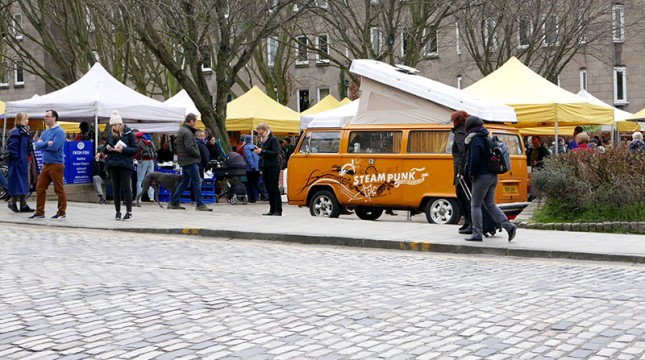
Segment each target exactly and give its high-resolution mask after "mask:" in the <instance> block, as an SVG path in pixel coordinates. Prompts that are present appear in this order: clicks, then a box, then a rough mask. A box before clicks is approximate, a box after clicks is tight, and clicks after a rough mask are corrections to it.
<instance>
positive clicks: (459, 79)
mask: <svg viewBox="0 0 645 360" xmlns="http://www.w3.org/2000/svg"><path fill="white" fill-rule="evenodd" d="M462 80H463V79H462V77H461V75H457V89H459V90H461V87H462Z"/></svg>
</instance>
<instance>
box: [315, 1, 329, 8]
mask: <svg viewBox="0 0 645 360" xmlns="http://www.w3.org/2000/svg"><path fill="white" fill-rule="evenodd" d="M316 6H317V7H319V8H321V9H327V8H328V7H329V3H328V2H327V0H316Z"/></svg>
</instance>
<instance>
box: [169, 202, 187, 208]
mask: <svg viewBox="0 0 645 360" xmlns="http://www.w3.org/2000/svg"><path fill="white" fill-rule="evenodd" d="M167 208H168V209H172V210H186V208H185V207H183V206H181V205H179V204H173V203H168V207H167Z"/></svg>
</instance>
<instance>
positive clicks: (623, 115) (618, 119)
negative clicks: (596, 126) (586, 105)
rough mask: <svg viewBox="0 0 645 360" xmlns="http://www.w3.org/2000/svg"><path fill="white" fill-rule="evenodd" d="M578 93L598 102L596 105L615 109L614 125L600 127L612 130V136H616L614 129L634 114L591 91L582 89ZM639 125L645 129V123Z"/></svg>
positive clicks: (593, 101)
mask: <svg viewBox="0 0 645 360" xmlns="http://www.w3.org/2000/svg"><path fill="white" fill-rule="evenodd" d="M576 95H578V96H580V97H583V98H585V99H587V101H588V102H590V103H592V104H596V105H600V106H607V107H610V108H612V109H613V110H614V125H601V127H600V128H601V129H602V131H611V132H612V136H614V130H615V129H618V128H619V127H620V124H621V123H624V122H625V121H627V120H625V119H627V118H629V117H630V116H632V115H634V114H632V113H630V112H627V111H625V110H621V109H617V108H615V107H613V106H611V105H609V104H607V103H605V102H604V101H602V100H600V99H598V98H597V97H595V96H593V95H591V94H590V93H589V92H587V90H580V91H578V93H577V94H576ZM639 125H640V127H641V130H643V129H645V123H639Z"/></svg>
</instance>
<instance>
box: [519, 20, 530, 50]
mask: <svg viewBox="0 0 645 360" xmlns="http://www.w3.org/2000/svg"><path fill="white" fill-rule="evenodd" d="M532 27H533V25H532V24H531V20H529V19H527V18H525V17H522V18H520V20H519V23H518V25H517V30H518V33H517V47H518V48H520V49H526V48H528V47H529V44H530V43H531V35H532V32H533V30H532Z"/></svg>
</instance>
